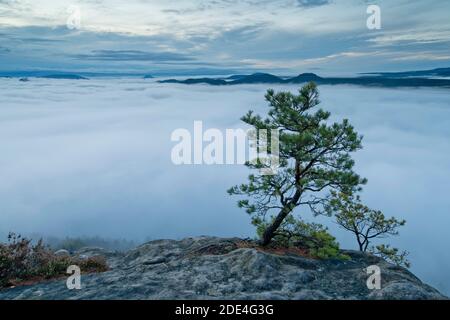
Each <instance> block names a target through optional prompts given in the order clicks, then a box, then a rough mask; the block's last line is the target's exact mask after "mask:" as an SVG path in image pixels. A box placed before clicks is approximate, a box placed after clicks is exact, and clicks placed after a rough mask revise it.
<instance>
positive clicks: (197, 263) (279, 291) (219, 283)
mask: <svg viewBox="0 0 450 320" xmlns="http://www.w3.org/2000/svg"><path fill="white" fill-rule="evenodd" d="M242 243H244V242H243V240H241V239H237V238H228V239H224V238H215V237H196V238H187V239H183V240H180V241H176V240H156V241H151V242H148V243H146V244H143V245H141V246H139V247H137V248H135V249H133V250H130V251H128V252H126V253H117V252H108V251H105V250H103V249H100V248H84V249H82V250H80V251H78V252H77V253H76V254H78V255H80V256H81V255H83V256H91V255H98V254H100V255H103V256H105V257H106V258H107V261H108V264H109V266H110V270H109V271H107V272H104V273H99V274H83V275H82V276H81V285H82V288H81V289H80V290H68V289H67V287H66V279H59V280H54V281H49V282H44V283H39V284H35V285H30V286H21V287H16V288H10V289H4V290H1V291H0V299H301V300H304V299H400V300H403V299H447V297H446V296H444V295H442V294H441V293H439V292H438V291H437V290H436V289H434V288H432V287H430V286H429V285H426V284H424V283H423V282H421V281H420V280H419V279H418V278H417V277H416V276H414V275H413V274H412V273H411V272H409V271H408V270H406V269H404V268H401V267H397V266H395V265H392V264H390V263H387V262H386V261H384V260H383V259H381V258H378V257H375V256H373V255H369V254H365V253H361V252H358V251H344V253H345V254H347V255H349V256H350V257H351V260H348V261H337V260H316V259H311V258H307V257H303V256H299V255H296V254H293V253H284V254H277V253H273V252H270V251H262V250H260V249H258V248H254V247H251V246H250V247H246V246H243V245H242ZM370 265H377V266H379V267H380V269H381V289H379V290H376V289H375V290H369V289H368V288H367V285H366V281H367V278H368V277H369V275H368V274H367V272H366V270H365V268H366V267H368V266H370Z"/></svg>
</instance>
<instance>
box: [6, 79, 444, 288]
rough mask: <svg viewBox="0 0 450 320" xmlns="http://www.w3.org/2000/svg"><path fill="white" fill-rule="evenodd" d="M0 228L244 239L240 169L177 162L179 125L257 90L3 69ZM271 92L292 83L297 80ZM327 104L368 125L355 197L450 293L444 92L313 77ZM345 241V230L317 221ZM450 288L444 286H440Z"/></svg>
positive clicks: (251, 103) (239, 110) (259, 99)
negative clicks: (384, 219) (362, 181)
mask: <svg viewBox="0 0 450 320" xmlns="http://www.w3.org/2000/svg"><path fill="white" fill-rule="evenodd" d="M0 88H1V90H2V92H3V93H2V105H1V107H2V108H1V109H2V112H1V113H0V122H1V126H0V151H1V153H2V157H1V158H0V212H1V214H0V232H3V234H5V233H6V232H8V231H10V230H13V231H17V232H21V233H40V234H44V235H54V236H78V235H99V236H103V237H109V238H129V239H135V240H138V241H139V240H143V239H145V238H153V239H155V238H181V237H185V236H194V235H202V234H208V235H217V236H253V235H254V230H253V227H252V226H251V225H250V221H249V217H248V216H247V215H246V214H245V213H244V212H243V211H241V210H239V209H238V208H237V207H236V199H234V198H230V197H229V196H228V195H227V194H226V189H227V188H228V187H230V186H231V185H234V184H238V183H240V182H243V181H244V180H245V178H246V175H247V174H248V172H247V170H246V169H245V168H243V167H241V166H233V165H232V166H175V165H174V164H172V162H171V159H170V154H171V149H172V147H173V146H174V145H175V143H173V142H171V141H170V134H171V132H172V131H173V130H175V129H177V128H187V129H189V130H192V127H193V121H194V120H202V121H203V123H204V127H205V128H219V129H225V128H236V127H240V126H241V125H242V124H241V123H240V121H239V118H240V117H241V116H242V115H243V114H244V113H245V112H246V111H247V110H248V109H254V110H256V111H258V112H261V113H262V112H265V111H266V110H267V107H266V104H265V102H264V101H263V94H264V92H265V90H266V87H265V86H259V85H254V86H252V85H249V86H233V87H211V86H202V85H198V86H185V85H169V84H168V85H162V84H156V83H154V82H151V81H148V80H146V81H144V80H139V79H137V80H89V81H70V80H67V81H66V80H46V79H32V80H31V81H30V82H19V81H17V79H0ZM275 89H288V90H296V89H297V88H296V87H294V86H276V87H275ZM320 90H321V94H322V95H321V100H322V101H323V103H322V107H323V108H325V109H328V110H330V111H332V113H333V117H334V118H335V119H342V118H344V117H347V118H349V119H350V121H351V122H352V123H353V124H354V125H355V126H356V129H357V130H358V131H359V132H360V133H361V134H363V135H364V149H363V150H361V151H359V152H358V153H357V154H356V155H355V158H356V160H357V171H358V172H359V173H360V174H361V175H362V176H364V177H367V178H368V179H369V184H368V185H367V186H366V187H365V190H364V193H363V200H364V201H365V202H367V203H368V204H369V205H370V206H372V207H374V208H378V209H381V210H384V211H385V213H386V214H387V215H395V216H397V217H399V218H405V219H406V220H407V221H408V223H407V225H406V227H404V228H403V230H401V235H400V237H398V238H396V239H393V240H392V243H393V244H394V245H398V246H399V247H402V248H403V249H406V250H408V251H410V252H411V260H412V262H413V271H414V272H416V273H417V274H418V275H419V276H421V277H422V278H423V279H424V280H426V281H428V282H431V283H432V284H434V285H436V286H438V287H439V288H441V289H443V290H449V288H448V283H449V282H450V281H449V278H448V275H447V272H448V270H449V268H450V253H449V250H448V248H447V246H448V243H449V240H450V238H449V235H448V228H449V226H450V217H449V215H448V214H449V212H448V208H449V207H450V199H449V197H448V194H447V193H448V181H449V180H450V173H449V171H448V167H449V164H450V153H449V152H448V150H450V142H449V140H448V137H449V136H450V109H449V108H448V106H449V105H450V98H449V95H448V92H447V91H446V90H439V89H436V90H434V89H415V90H406V89H374V88H360V87H351V86H348V87H346V86H335V87H333V86H322V87H321V88H320ZM325 222H326V223H327V224H329V226H330V227H331V228H332V230H333V231H334V232H335V233H336V234H337V235H338V240H339V241H340V242H341V244H342V246H343V247H353V248H354V245H355V243H354V240H353V238H352V237H351V235H349V234H346V233H344V232H343V231H340V230H338V229H337V228H336V226H335V225H333V224H332V223H330V222H329V221H328V220H325ZM447 292H448V291H447Z"/></svg>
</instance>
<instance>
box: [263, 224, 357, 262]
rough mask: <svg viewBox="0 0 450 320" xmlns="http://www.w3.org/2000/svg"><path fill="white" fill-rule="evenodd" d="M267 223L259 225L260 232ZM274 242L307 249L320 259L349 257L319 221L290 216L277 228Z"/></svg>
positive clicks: (284, 245) (344, 258)
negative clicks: (312, 221) (305, 220)
mask: <svg viewBox="0 0 450 320" xmlns="http://www.w3.org/2000/svg"><path fill="white" fill-rule="evenodd" d="M266 227H267V226H266V225H263V224H260V225H258V229H257V231H258V233H259V234H260V233H262V232H264V230H265V229H266ZM272 241H273V244H274V245H279V246H283V247H296V248H300V249H303V250H305V251H307V252H308V253H309V254H310V255H311V256H312V257H315V258H319V259H343V260H346V259H349V257H348V256H347V255H344V254H341V253H340V250H339V243H338V242H337V241H336V238H335V237H333V236H332V235H331V234H330V233H329V232H328V229H327V228H326V227H324V226H323V225H321V224H318V223H307V222H304V221H302V220H298V219H295V218H294V217H292V216H291V215H290V216H288V217H287V218H286V219H285V221H283V223H282V224H281V226H280V228H279V229H278V230H277V232H276V234H275V236H274V238H273V240H272Z"/></svg>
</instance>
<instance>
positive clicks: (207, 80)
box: [158, 78, 228, 86]
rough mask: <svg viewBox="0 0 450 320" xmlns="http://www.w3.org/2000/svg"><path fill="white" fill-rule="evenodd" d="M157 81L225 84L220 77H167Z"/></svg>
mask: <svg viewBox="0 0 450 320" xmlns="http://www.w3.org/2000/svg"><path fill="white" fill-rule="evenodd" d="M158 82H159V83H183V84H199V83H206V84H210V85H213V86H219V85H226V84H228V82H227V81H225V80H222V79H213V78H193V79H186V80H176V79H168V80H160V81H158Z"/></svg>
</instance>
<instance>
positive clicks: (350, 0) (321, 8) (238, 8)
mask: <svg viewBox="0 0 450 320" xmlns="http://www.w3.org/2000/svg"><path fill="white" fill-rule="evenodd" d="M377 3H378V4H379V5H380V8H381V17H382V29H381V30H368V29H367V27H366V19H367V17H368V14H367V13H366V9H367V6H368V2H367V1H362V0H342V1H329V0H275V1H268V0H262V1H261V0H260V1H256V0H245V1H237V0H217V1H206V0H191V1H189V0H180V1H177V2H168V1H163V0H153V1H140V0H130V1H126V2H123V1H119V0H97V1H91V0H78V1H74V0H61V1H58V2H54V1H50V0H42V1H39V2H36V1H31V0H16V1H9V0H8V1H0V34H1V35H0V37H1V39H2V47H6V48H9V49H11V48H14V49H11V52H10V53H9V55H10V56H9V57H8V58H7V60H5V64H4V65H3V66H2V68H1V69H5V68H9V69H24V68H25V69H29V68H61V67H63V68H65V69H77V70H84V69H85V70H94V69H99V71H102V70H118V71H120V70H123V69H126V71H132V70H139V69H142V68H151V69H152V70H156V71H158V70H167V69H169V70H170V67H169V66H168V65H167V62H168V61H176V62H177V65H179V64H181V62H182V61H185V62H186V64H185V66H186V68H190V66H191V65H192V63H193V61H196V62H198V63H201V64H203V65H210V66H211V67H213V66H216V67H217V66H221V67H222V68H232V69H239V70H254V69H258V68H264V69H265V70H266V71H274V72H289V73H297V72H301V71H307V70H314V69H317V68H321V69H323V70H327V71H328V72H331V73H333V72H336V73H342V72H350V73H351V72H363V71H373V70H375V69H377V70H399V69H413V68H432V67H439V66H443V65H445V63H448V62H450V59H449V58H448V56H449V49H448V48H449V45H450V37H449V34H450V21H449V19H448V12H450V3H449V2H448V1H443V0H418V1H415V2H413V3H412V2H410V1H407V0H399V1H396V2H395V3H393V2H392V1H387V0H380V1H378V2H377ZM71 6H77V7H78V8H79V9H80V13H81V27H80V29H79V30H76V29H75V30H70V29H68V28H66V27H65V24H66V21H67V19H68V18H69V16H70V14H71V12H72V11H70V10H68V9H69V8H70V7H71ZM349 52H353V53H358V54H355V55H352V56H350V55H348V54H347V53H349ZM380 52H382V54H379V53H380ZM3 56H5V54H3ZM77 57H78V58H83V59H76V58H77ZM74 58H75V59H74ZM94 60H95V61H96V62H97V63H93V62H94ZM99 61H101V63H100V64H99V63H98V62H99ZM119 61H122V62H124V61H126V62H127V63H126V64H123V63H122V64H119V63H114V62H119Z"/></svg>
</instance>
